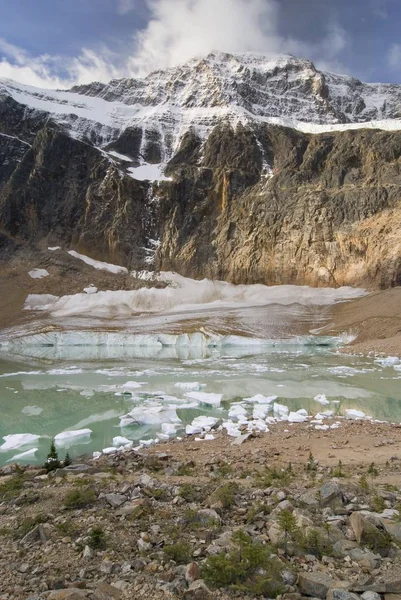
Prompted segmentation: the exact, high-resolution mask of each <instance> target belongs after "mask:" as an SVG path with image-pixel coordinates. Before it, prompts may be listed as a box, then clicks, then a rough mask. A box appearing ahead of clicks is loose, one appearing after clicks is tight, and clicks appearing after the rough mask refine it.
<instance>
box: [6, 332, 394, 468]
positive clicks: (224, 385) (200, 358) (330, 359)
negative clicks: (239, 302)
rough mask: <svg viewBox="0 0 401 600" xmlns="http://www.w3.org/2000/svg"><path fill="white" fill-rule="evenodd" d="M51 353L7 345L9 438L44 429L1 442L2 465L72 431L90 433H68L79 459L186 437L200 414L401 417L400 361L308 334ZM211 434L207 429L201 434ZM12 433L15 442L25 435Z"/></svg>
mask: <svg viewBox="0 0 401 600" xmlns="http://www.w3.org/2000/svg"><path fill="white" fill-rule="evenodd" d="M303 344H310V345H303ZM81 350H82V348H81ZM49 352H50V355H51V353H52V352H54V349H52V348H46V349H45V352H44V356H42V357H34V358H30V359H29V360H28V359H26V360H23V359H20V358H19V359H18V360H15V359H13V358H12V356H11V355H8V356H5V354H4V353H3V358H1V359H0V414H1V418H0V437H1V438H3V437H4V436H10V435H15V434H31V435H33V436H38V438H35V439H32V440H31V441H29V439H28V441H27V442H24V441H23V440H22V443H21V440H19V441H18V440H17V441H16V444H14V447H12V448H10V449H8V450H7V449H3V450H0V465H4V464H6V463H7V461H10V460H17V461H18V462H21V463H24V462H26V463H31V464H40V463H43V461H44V459H45V457H46V454H47V452H48V448H49V445H50V441H51V439H52V438H53V437H55V436H57V435H58V434H60V433H63V432H65V431H71V430H72V431H74V430H75V431H76V430H80V431H85V430H87V431H88V430H90V433H86V434H83V436H82V437H73V438H71V439H64V440H61V441H60V442H59V452H60V456H61V457H63V454H64V452H65V451H66V450H67V449H68V450H69V453H70V455H71V456H72V457H74V458H76V457H78V456H80V455H92V453H93V452H94V451H101V450H102V449H105V448H110V447H113V445H114V443H113V442H115V441H116V438H117V439H118V438H123V439H125V440H126V441H127V440H128V441H132V442H133V446H134V447H137V446H139V445H140V443H141V442H142V443H145V444H146V443H149V441H150V440H162V439H167V438H168V436H172V435H174V436H180V435H184V434H185V429H186V426H187V425H190V424H193V423H194V419H197V418H198V417H214V418H215V419H219V422H218V424H219V423H221V422H223V423H226V426H227V423H229V424H230V423H231V425H229V426H230V427H231V433H232V434H233V435H235V433H236V431H235V430H236V428H238V425H239V422H241V421H242V422H245V421H246V420H248V421H249V420H250V422H253V423H254V424H256V425H255V427H256V429H258V427H259V428H260V427H263V423H265V427H274V424H272V423H271V421H272V420H273V419H272V418H274V417H275V418H277V419H281V418H286V415H285V409H283V407H287V409H288V411H287V415H288V414H290V413H296V412H297V411H299V410H300V409H305V410H306V411H307V413H308V415H311V416H315V415H317V414H318V413H327V411H329V413H332V414H333V416H334V417H346V416H347V415H349V414H351V415H352V414H353V413H348V412H347V411H350V410H351V411H352V410H357V411H362V412H363V413H365V415H367V416H371V417H372V418H374V419H378V420H388V421H391V422H400V421H401V385H400V383H401V363H400V362H399V361H397V360H396V359H394V360H388V359H386V360H373V359H368V358H363V357H355V356H350V355H345V354H341V353H339V352H338V350H337V349H336V348H332V347H328V346H319V345H315V343H314V341H312V342H310V340H307V339H299V340H298V343H296V344H295V343H294V344H293V343H291V342H290V341H287V342H282V343H277V344H276V345H271V346H270V347H257V346H256V347H253V346H249V345H247V346H243V347H241V346H240V345H235V346H230V347H223V348H221V347H220V348H210V349H207V350H206V351H205V350H202V351H199V350H194V349H193V350H192V351H191V350H188V349H186V350H181V356H177V352H176V351H173V350H171V349H170V350H166V351H165V352H164V353H163V352H158V356H156V357H155V356H153V357H152V356H150V357H149V356H148V357H146V352H143V351H142V354H144V355H145V356H142V357H141V356H140V354H141V352H138V350H136V351H135V352H131V354H136V356H125V357H124V358H119V359H118V360H117V359H115V358H112V359H107V357H106V358H105V357H103V358H101V357H99V358H98V359H96V360H88V359H85V358H83V360H77V358H78V355H79V349H78V355H74V360H68V359H67V358H64V359H59V360H51V358H49ZM74 352H75V353H77V348H75V349H74ZM67 354H68V352H67ZM126 354H127V352H126ZM128 354H129V352H128ZM138 354H139V355H138ZM148 354H152V352H150V351H149V352H148ZM83 355H84V356H85V352H83ZM220 396H221V399H220V401H219V397H220ZM277 407H278V408H277ZM283 410H284V412H283ZM130 413H131V414H133V416H134V418H133V420H132V417H129V416H128V417H127V415H129V414H130ZM327 414H328V413H327ZM321 416H322V417H323V421H322V422H323V423H324V415H321ZM202 421H204V419H203V420H202V419H201V420H200V422H201V423H202ZM197 422H199V419H198V421H195V424H196V423H197ZM338 422H339V423H341V418H339V421H338ZM210 423H213V421H210ZM296 426H297V425H296V423H294V424H289V427H296ZM311 426H312V427H313V426H316V425H313V424H312V425H311ZM207 429H208V428H207ZM232 430H234V431H232ZM194 431H196V427H195V428H194ZM204 434H205V430H204V429H203V433H200V434H199V435H200V437H203V436H204ZM209 435H213V431H212V432H209ZM10 439H11V443H12V445H13V440H14V439H15V438H10ZM119 443H120V442H119ZM199 443H203V444H207V443H208V442H207V441H202V442H199ZM35 448H37V450H36V451H35ZM21 454H23V455H25V456H22V457H21V458H16V459H15V458H14V457H15V456H19V455H21Z"/></svg>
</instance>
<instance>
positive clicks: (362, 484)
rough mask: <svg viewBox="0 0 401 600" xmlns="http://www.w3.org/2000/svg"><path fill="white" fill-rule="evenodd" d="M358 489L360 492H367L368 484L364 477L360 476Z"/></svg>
mask: <svg viewBox="0 0 401 600" xmlns="http://www.w3.org/2000/svg"><path fill="white" fill-rule="evenodd" d="M358 485H359V487H360V488H361V490H362V491H364V492H367V491H368V490H369V483H368V479H367V477H366V475H361V476H360V478H359V482H358Z"/></svg>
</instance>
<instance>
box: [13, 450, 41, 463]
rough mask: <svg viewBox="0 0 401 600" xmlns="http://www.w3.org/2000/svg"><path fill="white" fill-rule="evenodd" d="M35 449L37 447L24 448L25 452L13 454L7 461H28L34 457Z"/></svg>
mask: <svg viewBox="0 0 401 600" xmlns="http://www.w3.org/2000/svg"><path fill="white" fill-rule="evenodd" d="M37 451H38V448H31V449H30V450H25V452H20V453H19V454H14V456H13V457H12V458H9V459H8V461H7V462H18V461H23V462H25V461H30V460H32V459H34V458H35V456H36V453H37Z"/></svg>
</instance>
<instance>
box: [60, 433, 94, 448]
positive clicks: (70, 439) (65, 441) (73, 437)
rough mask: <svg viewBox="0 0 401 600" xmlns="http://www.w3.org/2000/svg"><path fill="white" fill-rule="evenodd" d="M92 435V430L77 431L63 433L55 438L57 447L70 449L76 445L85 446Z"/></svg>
mask: <svg viewBox="0 0 401 600" xmlns="http://www.w3.org/2000/svg"><path fill="white" fill-rule="evenodd" d="M91 434H92V430H91V429H76V430H74V431H63V432H61V433H58V434H57V435H56V436H54V442H55V444H56V446H57V447H61V448H62V447H66V448H69V447H70V446H72V445H74V444H83V443H85V442H88V441H89V439H90V436H91Z"/></svg>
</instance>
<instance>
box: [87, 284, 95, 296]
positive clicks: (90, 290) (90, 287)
mask: <svg viewBox="0 0 401 600" xmlns="http://www.w3.org/2000/svg"><path fill="white" fill-rule="evenodd" d="M84 292H85V294H97V287H95V286H94V285H92V284H91V285H90V286H89V287H86V288H84Z"/></svg>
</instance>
